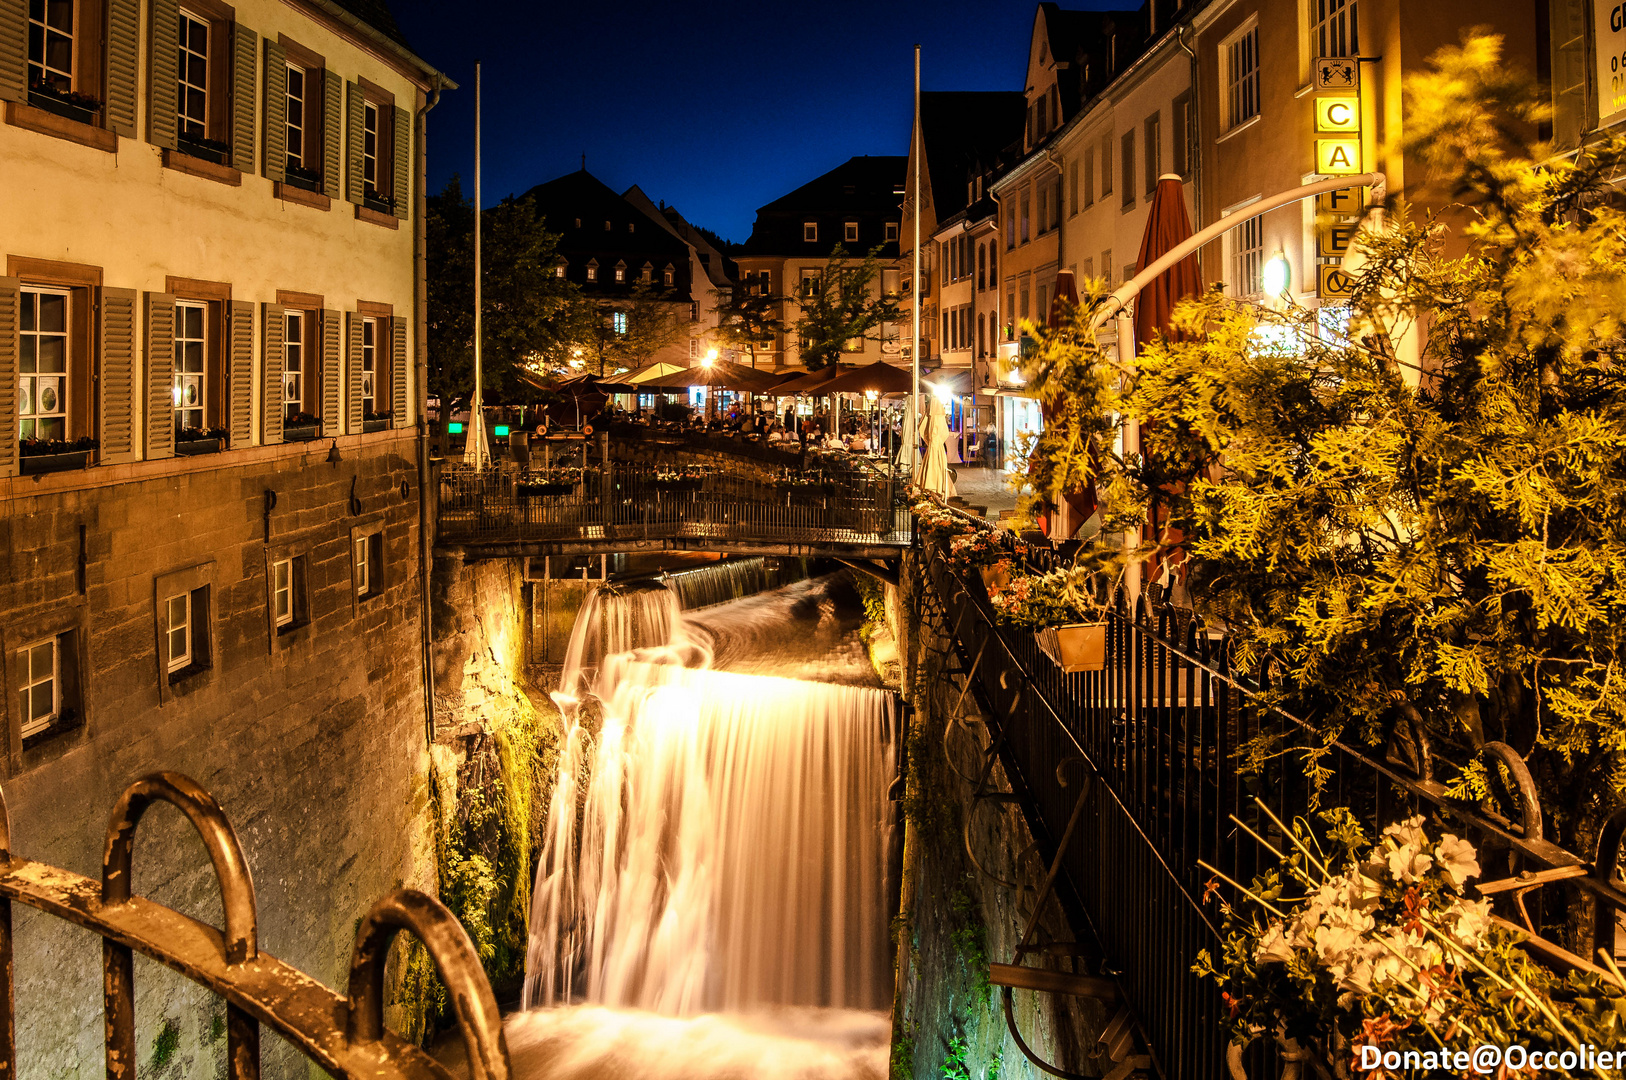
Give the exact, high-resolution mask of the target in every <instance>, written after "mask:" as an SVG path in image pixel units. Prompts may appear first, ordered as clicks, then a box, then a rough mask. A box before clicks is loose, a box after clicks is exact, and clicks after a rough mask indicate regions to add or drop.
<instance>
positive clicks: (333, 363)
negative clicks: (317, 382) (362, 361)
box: [320, 308, 344, 438]
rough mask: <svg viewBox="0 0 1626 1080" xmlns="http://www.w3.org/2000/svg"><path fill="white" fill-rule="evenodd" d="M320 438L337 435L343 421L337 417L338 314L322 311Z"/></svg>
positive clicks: (332, 311)
mask: <svg viewBox="0 0 1626 1080" xmlns="http://www.w3.org/2000/svg"><path fill="white" fill-rule="evenodd" d="M320 363H321V367H322V436H323V437H324V438H326V437H328V436H330V435H339V434H341V433H343V431H344V419H343V417H341V416H340V415H339V369H340V366H341V365H340V361H339V313H338V312H337V311H334V310H333V309H332V308H324V309H322V359H321V361H320Z"/></svg>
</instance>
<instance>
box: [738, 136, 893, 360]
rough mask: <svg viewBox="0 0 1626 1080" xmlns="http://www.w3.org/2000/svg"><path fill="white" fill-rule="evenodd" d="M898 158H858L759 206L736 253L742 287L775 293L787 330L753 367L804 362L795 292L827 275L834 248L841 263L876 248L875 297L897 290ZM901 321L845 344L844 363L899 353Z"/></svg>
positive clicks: (855, 260) (759, 355)
mask: <svg viewBox="0 0 1626 1080" xmlns="http://www.w3.org/2000/svg"><path fill="white" fill-rule="evenodd" d="M906 164H907V159H905V158H901V157H855V158H852V159H850V160H848V161H847V162H845V163H844V164H841V165H838V166H836V167H835V168H834V169H831V170H830V171H829V172H827V173H825V174H824V175H823V176H820V177H818V178H817V179H814V180H811V181H809V182H808V183H806V184H803V185H802V186H801V187H799V188H797V189H796V190H795V191H792V192H791V193H789V194H788V195H785V196H782V197H781V198H778V199H775V200H774V201H773V202H771V203H769V204H767V205H766V206H763V207H760V208H758V210H757V217H756V223H755V225H753V226H752V229H751V236H750V239H748V240H747V241H746V242H745V243H744V244H743V245H741V246H740V248H739V250H738V251H736V252H735V253H734V261H735V263H736V265H737V266H738V267H739V275H740V277H739V282H740V287H741V288H744V289H752V290H758V291H761V292H763V293H764V294H765V295H769V296H777V297H779V298H780V304H779V309H780V313H779V317H780V319H781V320H782V321H783V323H784V326H785V332H784V333H782V334H779V335H777V340H776V341H775V342H774V344H773V347H772V349H771V350H763V349H759V350H758V351H757V358H756V359H757V366H758V367H766V366H768V362H769V361H771V362H772V364H773V367H774V368H775V369H776V370H784V369H787V368H800V367H802V366H803V361H802V357H801V351H800V345H799V342H798V340H797V334H796V329H795V328H796V323H797V321H798V320H799V319H800V318H801V313H802V309H801V304H800V303H799V302H798V300H799V298H800V297H802V296H805V295H807V293H808V291H809V290H811V289H813V288H814V287H815V283H816V282H817V280H818V279H819V277H820V276H821V275H822V274H823V273H824V271H825V269H826V267H827V266H828V264H829V260H830V257H831V254H832V253H833V251H834V249H835V248H837V247H840V248H841V249H842V250H843V251H844V252H845V253H846V257H845V259H844V260H843V263H844V264H845V265H853V264H856V263H858V262H861V261H863V259H864V257H865V256H866V255H867V254H869V253H870V252H871V251H873V252H875V253H876V256H877V258H878V259H879V260H880V262H881V265H882V270H881V273H880V276H879V278H878V279H877V280H876V281H875V282H874V283H873V284H872V286H871V288H872V289H873V291H874V292H875V294H876V295H877V296H879V295H881V294H883V293H893V294H896V293H898V292H899V291H900V289H901V288H902V280H901V278H900V276H899V269H898V266H899V257H898V250H899V249H898V241H899V234H900V232H901V229H902V212H901V210H900V206H901V204H902V201H903V185H904V175H903V174H904V167H905V165H906ZM901 330H902V328H901V326H900V324H897V323H888V324H886V325H883V326H881V327H880V328H878V330H877V332H876V333H875V334H874V335H873V337H874V339H873V340H872V339H871V338H869V337H866V338H862V339H854V340H852V341H850V342H848V343H847V345H846V347H845V349H844V352H843V358H842V359H843V362H850V363H855V364H862V363H872V362H874V361H876V360H882V359H888V360H897V359H898V358H899V357H900V356H901V355H902V345H903V343H902V340H901V336H900V335H901Z"/></svg>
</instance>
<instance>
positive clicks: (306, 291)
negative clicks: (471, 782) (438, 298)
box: [0, 0, 446, 1075]
mask: <svg viewBox="0 0 1626 1080" xmlns="http://www.w3.org/2000/svg"><path fill="white" fill-rule="evenodd" d="M445 85H446V83H445V80H444V79H443V78H442V77H441V76H440V75H438V73H437V72H435V70H434V69H433V68H432V67H431V66H429V65H428V64H427V63H426V62H424V61H423V60H422V59H420V58H419V57H417V56H416V55H415V54H414V53H413V52H412V51H411V49H410V48H408V47H407V45H406V43H405V42H404V41H403V40H402V39H401V35H400V33H399V31H398V30H397V29H396V27H395V25H394V22H393V21H392V20H391V19H390V18H389V16H388V12H387V10H385V9H384V8H383V7H382V5H379V4H377V3H363V2H362V0H346V3H345V4H340V3H336V2H332V0H308V2H306V0H301V2H297V3H284V2H281V0H238V2H237V3H235V4H234V5H228V4H225V3H219V2H216V0H185V2H182V3H177V2H176V0H50V2H48V3H38V2H36V3H26V2H24V0H4V2H0V101H3V103H4V117H3V121H4V122H3V123H0V191H3V192H4V193H5V198H4V199H0V254H3V257H4V260H5V266H4V270H3V276H0V529H3V530H4V533H5V541H4V544H3V548H0V549H3V552H4V555H3V558H4V567H5V569H4V572H3V573H0V650H3V655H4V658H5V659H4V664H3V666H0V671H3V675H0V678H3V679H4V681H5V701H6V703H7V704H6V706H5V709H4V712H3V714H0V715H3V716H4V724H3V725H0V776H3V777H4V790H5V796H6V801H7V803H8V805H9V809H10V814H11V820H12V824H13V828H14V830H15V832H14V834H13V835H14V836H16V837H17V838H18V845H19V848H20V850H22V851H24V852H30V853H38V854H40V855H41V856H42V857H47V858H48V861H51V862H55V863H58V864H60V865H66V866H69V867H72V868H73V869H75V870H78V871H81V872H86V873H91V874H94V873H95V868H96V866H97V865H98V864H99V860H100V852H101V846H102V838H101V836H100V830H99V823H100V822H102V821H104V820H105V818H106V814H107V812H108V808H109V807H110V806H111V805H112V803H113V801H114V799H115V798H116V797H117V795H118V793H119V791H121V790H122V789H123V788H124V787H125V786H126V785H127V784H128V783H129V782H130V781H132V780H133V779H135V778H136V777H138V776H140V775H143V774H145V773H149V772H152V771H155V770H159V769H173V770H176V771H179V772H183V773H186V774H188V775H190V776H192V777H193V778H195V779H196V780H198V781H199V782H201V783H203V784H204V785H205V786H206V787H208V788H209V789H210V790H211V791H212V792H213V793H214V794H215V795H216V796H217V797H218V798H219V799H220V801H221V802H222V804H223V805H224V806H225V808H226V811H227V813H228V815H230V817H231V819H232V820H233V822H234V824H235V825H236V827H237V831H238V836H239V838H240V839H241V840H242V842H243V845H244V848H245V853H246V855H247V857H248V862H249V864H250V865H251V866H252V867H253V868H254V869H255V873H256V877H257V884H258V886H259V898H260V903H261V907H260V940H261V942H262V943H263V945H264V947H266V948H267V949H270V950H271V951H273V952H275V953H277V954H279V955H281V956H282V957H283V958H285V959H287V960H289V961H290V962H292V963H293V964H295V965H296V966H299V967H301V968H303V969H304V970H306V971H309V972H312V973H313V974H316V975H317V976H318V977H320V978H323V979H324V980H326V981H329V982H330V983H334V981H335V980H339V979H342V977H343V975H344V969H345V966H346V955H347V952H348V948H349V943H350V939H351V936H352V934H353V927H354V922H355V920H356V918H357V917H358V916H360V915H361V914H362V913H363V911H364V910H365V908H366V906H367V905H368V904H369V903H370V902H371V900H373V899H374V898H376V897H377V896H380V895H382V894H383V893H384V892H386V891H388V889H390V888H391V887H393V886H395V885H397V884H399V883H401V882H408V883H414V884H419V885H423V886H426V887H430V888H433V884H434V869H433V854H432V849H431V846H430V837H431V834H430V833H429V831H428V830H429V822H428V820H427V817H426V814H425V805H426V804H425V800H424V791H425V777H426V775H427V761H428V754H429V746H428V743H427V734H426V733H427V731H428V730H429V727H428V718H427V710H426V704H425V703H426V685H425V673H426V664H425V655H424V641H425V639H424V637H423V629H424V620H423V612H424V609H425V603H424V582H423V578H424V575H423V569H424V566H425V565H426V558H427V553H426V552H425V551H424V549H423V548H422V546H421V545H422V539H423V532H422V529H421V517H420V510H421V506H422V500H421V498H420V494H421V490H422V483H423V478H424V476H425V472H424V469H423V468H422V467H421V461H420V447H421V445H422V440H421V439H420V438H419V428H420V425H419V418H420V415H421V408H422V385H423V380H422V371H423V357H422V356H421V351H420V350H421V342H422V341H423V337H424V335H423V312H424V281H423V228H422V223H423V210H422V207H423V203H422V178H423V175H424V173H423V132H424V125H425V116H426V113H427V111H428V109H429V108H430V107H431V106H432V104H433V103H434V101H435V100H436V98H437V97H438V95H439V92H440V90H441V88H442V87H443V86H445ZM151 817H152V819H153V820H152V822H151V824H150V825H149V824H148V823H147V822H143V824H142V837H141V840H140V841H139V842H138V845H137V850H136V866H137V868H138V869H137V874H136V881H135V885H136V890H137V891H138V892H143V893H147V894H149V895H151V896H152V897H153V898H154V899H157V900H159V901H160V902H163V903H167V904H170V905H172V906H175V907H178V908H180V909H181V910H183V911H190V912H193V913H195V914H198V915H200V917H203V918H206V919H207V918H209V917H210V916H209V914H208V912H209V911H210V910H211V907H210V905H212V904H214V903H216V901H214V900H212V899H211V898H212V897H213V896H214V895H215V893H216V887H215V884H214V880H213V875H212V873H211V872H210V871H209V869H208V863H207V860H206V859H205V858H204V857H203V853H202V851H201V849H199V848H198V847H197V846H196V843H195V841H192V840H189V839H187V835H188V833H189V829H188V828H187V827H186V826H184V825H182V824H179V823H177V822H174V821H165V820H159V818H160V815H151ZM296 822H297V828H294V827H290V826H291V825H292V824H293V823H296ZM48 922H49V920H37V921H36V920H29V921H27V922H26V924H25V929H26V931H27V932H26V934H25V933H19V936H18V952H17V969H16V970H17V981H18V1002H19V1004H18V1013H19V1016H18V1026H19V1030H22V1031H26V1032H29V1033H30V1038H29V1039H28V1040H27V1041H25V1042H24V1043H22V1054H23V1068H24V1069H25V1070H28V1071H32V1072H40V1073H44V1072H46V1071H50V1072H52V1073H55V1072H59V1071H63V1070H64V1069H66V1068H70V1067H71V1066H73V1065H74V1063H75V1062H90V1061H96V1060H99V1059H100V1057H101V1055H102V1049H101V1040H102V1032H101V1019H100V1016H99V1007H98V1006H97V1005H96V1002H97V1000H98V999H99V997H100V986H101V974H100V961H99V959H98V958H97V957H95V956H92V955H90V952H89V951H87V950H86V949H85V948H84V943H83V941H82V940H79V939H78V938H76V937H75V936H74V932H73V931H71V930H68V929H67V928H66V924H58V925H56V926H51V925H47V923H48ZM138 990H139V993H140V995H141V997H140V1000H141V1005H140V1006H139V1008H140V1009H141V1010H142V1013H141V1015H143V1016H144V1017H158V1018H160V1019H161V1020H163V1021H164V1022H166V1023H167V1022H168V1020H170V1019H173V1020H174V1022H175V1023H176V1025H177V1033H178V1037H179V1038H180V1040H181V1048H182V1050H183V1051H184V1052H187V1053H191V1052H195V1051H196V1052H204V1051H203V1048H204V1047H206V1046H207V1044H208V1042H209V1038H210V1034H209V1033H210V1031H211V1030H212V1022H211V1016H212V1012H211V1010H213V1009H215V1008H216V1006H215V1005H214V1004H211V1003H210V1002H209V1001H207V1000H204V999H202V998H201V997H200V996H199V994H198V993H197V992H195V991H192V990H189V989H187V988H186V987H185V986H182V985H181V984H179V983H178V982H168V981H166V980H164V979H161V978H152V979H147V980H146V981H145V982H141V981H140V980H138ZM189 995H190V996H189ZM144 1022H145V1021H144ZM153 1034H154V1032H152V1031H146V1030H143V1031H142V1032H141V1038H142V1044H143V1045H147V1040H149V1039H150V1038H151V1037H152V1035H153ZM285 1049H286V1048H279V1047H273V1046H269V1045H268V1047H267V1050H266V1058H267V1068H268V1070H269V1072H270V1074H271V1075H277V1074H279V1072H286V1071H287V1070H288V1069H291V1068H293V1067H294V1066H293V1065H292V1064H291V1061H292V1059H291V1056H290V1058H289V1060H288V1061H286V1062H285V1061H283V1060H281V1055H282V1054H283V1051H284V1050H285ZM300 1068H301V1069H302V1066H300Z"/></svg>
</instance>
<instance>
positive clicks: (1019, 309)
mask: <svg viewBox="0 0 1626 1080" xmlns="http://www.w3.org/2000/svg"><path fill="white" fill-rule="evenodd" d="M1016 296H1017V303H1016V317H1017V318H1018V319H1026V318H1027V317H1028V289H1027V286H1026V285H1024V286H1022V289H1021V291H1020V292H1018V293H1017V294H1016Z"/></svg>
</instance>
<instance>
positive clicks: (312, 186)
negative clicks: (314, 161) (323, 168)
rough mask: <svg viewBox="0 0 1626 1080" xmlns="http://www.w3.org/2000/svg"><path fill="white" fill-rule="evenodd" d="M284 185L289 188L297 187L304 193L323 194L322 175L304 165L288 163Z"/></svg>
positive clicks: (284, 175)
mask: <svg viewBox="0 0 1626 1080" xmlns="http://www.w3.org/2000/svg"><path fill="white" fill-rule="evenodd" d="M282 182H283V183H285V184H287V185H288V186H289V187H296V188H299V189H300V190H302V191H313V192H316V193H317V194H318V195H319V194H321V192H322V174H321V173H319V172H317V171H316V170H315V169H307V168H305V167H304V166H303V165H296V164H294V163H293V162H291V161H290V162H289V163H288V167H287V170H286V171H285V172H284V174H283V181H282Z"/></svg>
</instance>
